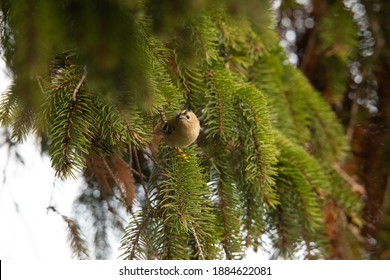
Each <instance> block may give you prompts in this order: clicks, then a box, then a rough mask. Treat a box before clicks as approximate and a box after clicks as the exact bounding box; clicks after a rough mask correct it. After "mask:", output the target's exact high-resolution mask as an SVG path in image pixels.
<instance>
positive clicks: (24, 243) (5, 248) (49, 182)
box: [0, 59, 80, 260]
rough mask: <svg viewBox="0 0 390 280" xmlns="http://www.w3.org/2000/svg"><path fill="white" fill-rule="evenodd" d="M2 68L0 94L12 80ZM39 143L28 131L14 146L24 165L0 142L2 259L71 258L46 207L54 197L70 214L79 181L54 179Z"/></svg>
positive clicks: (62, 230) (0, 62) (61, 224)
mask: <svg viewBox="0 0 390 280" xmlns="http://www.w3.org/2000/svg"><path fill="white" fill-rule="evenodd" d="M4 69H5V65H4V61H3V60H1V59H0V94H2V93H3V92H4V90H5V89H6V88H7V86H8V84H9V83H10V79H9V78H8V77H7V75H6V73H5V71H4ZM3 143H4V137H1V136H0V144H3ZM39 147H40V146H39V144H38V143H36V140H35V139H34V137H32V136H31V137H29V138H28V139H27V141H26V142H25V143H23V144H20V145H18V146H17V147H16V149H17V151H18V152H19V154H20V155H21V156H22V158H23V160H24V165H23V164H21V163H20V162H19V161H18V160H17V159H16V156H15V151H14V150H11V151H9V150H8V145H2V146H0V259H13V260H22V259H36V260H44V259H52V258H55V259H70V258H71V252H70V250H69V248H68V245H67V239H66V238H67V231H66V227H65V223H64V222H63V220H62V218H61V217H60V216H59V215H57V214H55V213H53V212H49V213H47V210H46V208H47V207H48V206H49V204H50V201H51V197H52V196H53V197H52V203H53V204H54V206H56V207H57V208H58V210H59V211H60V212H61V213H62V214H64V215H71V208H72V202H73V199H74V197H75V195H77V190H78V186H79V184H80V182H77V181H73V182H72V181H69V182H62V181H60V180H58V179H55V177H54V171H53V169H52V168H51V166H50V160H49V158H48V157H47V156H43V157H42V156H41V154H40V148H39ZM13 149H15V147H13ZM53 186H54V188H53ZM52 190H53V192H52Z"/></svg>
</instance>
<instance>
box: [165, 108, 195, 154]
mask: <svg viewBox="0 0 390 280" xmlns="http://www.w3.org/2000/svg"><path fill="white" fill-rule="evenodd" d="M199 131H200V124H199V120H198V118H197V116H196V115H195V114H194V112H192V111H191V110H182V111H180V112H179V114H177V116H176V117H174V118H172V119H170V120H168V121H167V122H166V123H165V124H164V126H163V128H162V134H163V139H164V141H165V143H167V144H168V145H170V146H172V147H175V148H180V147H187V146H189V145H191V144H192V143H194V142H195V140H196V139H197V138H198V135H199Z"/></svg>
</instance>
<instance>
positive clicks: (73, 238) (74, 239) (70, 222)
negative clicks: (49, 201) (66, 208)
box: [47, 206, 88, 260]
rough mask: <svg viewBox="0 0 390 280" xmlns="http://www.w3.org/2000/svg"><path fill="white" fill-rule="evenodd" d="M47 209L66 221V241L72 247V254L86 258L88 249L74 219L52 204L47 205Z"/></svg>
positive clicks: (79, 257) (78, 257)
mask: <svg viewBox="0 0 390 280" xmlns="http://www.w3.org/2000/svg"><path fill="white" fill-rule="evenodd" d="M47 210H48V211H49V210H51V211H52V212H53V213H56V214H58V215H60V216H61V218H62V220H63V221H64V222H65V223H66V225H67V229H68V242H69V243H70V248H71V249H72V256H73V257H77V259H81V260H83V259H88V249H87V246H86V242H85V240H84V239H83V237H82V234H81V230H80V226H79V225H78V223H77V222H76V221H75V220H74V219H72V218H70V217H68V216H65V215H63V214H61V213H60V212H58V210H57V209H56V208H55V207H54V206H49V207H47Z"/></svg>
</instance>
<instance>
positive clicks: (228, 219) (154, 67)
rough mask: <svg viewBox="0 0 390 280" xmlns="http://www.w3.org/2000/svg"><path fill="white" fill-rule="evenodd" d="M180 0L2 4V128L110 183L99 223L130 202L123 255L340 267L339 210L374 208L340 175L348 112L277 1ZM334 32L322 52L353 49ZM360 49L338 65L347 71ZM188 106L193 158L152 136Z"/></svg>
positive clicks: (70, 172)
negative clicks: (333, 238)
mask: <svg viewBox="0 0 390 280" xmlns="http://www.w3.org/2000/svg"><path fill="white" fill-rule="evenodd" d="M174 3H175V4H174ZM180 3H182V4H180V5H179V4H177V3H176V2H175V1H74V0H67V1H43V0H37V1H28V4H27V3H25V1H2V4H1V5H2V6H1V30H2V32H1V40H2V46H3V50H4V53H3V57H4V59H5V61H6V63H7V66H8V67H9V69H10V71H11V72H12V76H13V85H12V86H11V87H10V88H9V90H8V91H7V92H5V93H4V95H2V99H1V105H0V123H1V125H2V127H3V128H5V129H9V130H10V131H12V137H13V139H15V141H19V142H21V141H23V139H24V138H25V137H26V135H27V134H28V133H30V132H33V133H35V134H36V135H37V136H38V137H42V139H43V141H46V143H47V145H48V150H47V152H48V154H49V156H50V158H51V162H52V166H53V168H54V169H55V170H56V174H57V176H58V177H60V178H62V179H68V178H70V177H75V176H84V177H85V178H86V179H87V180H86V181H87V182H88V187H87V188H86V189H88V188H92V189H94V188H97V189H98V190H99V197H98V199H97V201H95V202H93V201H92V200H83V203H87V202H88V201H89V202H88V203H91V205H92V203H95V204H93V205H95V206H94V207H91V209H92V210H91V211H92V212H93V211H95V212H96V211H98V212H99V213H101V214H100V215H104V211H103V212H102V210H96V209H97V208H99V207H103V206H102V203H101V201H107V202H108V204H109V205H113V204H112V201H113V200H117V201H120V202H122V206H124V208H125V209H126V210H127V211H128V216H129V224H128V225H127V227H126V229H125V231H124V235H123V238H122V242H121V249H122V251H123V255H122V256H123V257H124V258H127V259H138V258H140V259H219V258H227V259H240V258H243V257H244V255H245V251H246V248H248V247H250V248H253V249H255V250H262V248H263V247H264V246H263V245H264V242H266V241H264V240H265V239H266V240H270V242H271V244H272V247H273V248H274V250H276V252H278V253H276V254H275V257H284V258H294V257H297V256H298V257H306V258H329V257H330V256H331V250H330V249H329V248H330V239H329V236H328V233H327V231H328V227H330V226H331V225H329V224H328V220H327V218H328V216H327V208H328V206H329V205H330V204H331V205H334V207H335V208H337V209H338V211H340V215H341V216H343V217H344V218H345V220H347V219H350V218H351V217H352V218H353V220H354V221H355V225H356V224H359V223H358V222H356V221H359V220H360V215H361V207H362V204H361V201H360V199H359V196H358V194H356V193H354V192H353V191H352V190H351V189H350V187H349V186H348V184H347V183H346V182H345V181H344V180H342V179H341V178H340V176H339V175H338V174H337V173H335V172H333V171H331V170H332V164H333V163H335V162H339V161H341V160H342V159H343V158H344V157H345V155H346V153H347V152H348V144H347V141H346V138H345V135H344V132H343V128H342V126H341V125H340V124H339V122H338V120H337V117H336V115H335V114H334V113H333V112H332V110H331V108H330V106H329V105H328V103H327V102H325V100H324V99H323V98H322V97H321V95H320V94H319V93H318V92H317V91H316V90H315V89H313V88H312V86H311V85H310V83H309V82H308V81H307V80H306V78H305V77H304V76H303V75H302V73H301V72H300V71H299V70H298V69H297V68H296V67H294V66H293V65H291V64H290V63H289V62H288V60H287V56H286V54H285V52H284V50H283V49H282V48H281V47H280V46H279V38H278V36H277V33H276V30H274V28H275V27H274V26H275V23H274V19H273V12H272V10H271V6H270V3H269V2H268V1H266V0H263V1H226V3H225V1H180ZM339 6H340V5H339ZM341 6H342V5H341ZM243 7H246V8H243ZM336 8H337V7H336ZM338 8H339V9H341V11H342V12H343V14H342V16H343V18H344V19H345V17H347V18H348V17H350V18H351V14H350V12H349V11H348V10H346V9H345V8H344V7H342V8H340V7H338ZM331 14H332V15H335V14H334V13H331ZM254 15H256V16H254ZM349 22H352V21H349ZM333 23H334V20H333V19H332V18H329V19H328V20H324V21H323V22H322V24H323V28H324V36H323V38H322V42H323V49H322V51H324V52H329V48H331V47H332V46H334V41H335V40H336V41H337V42H338V43H339V44H343V43H344V42H343V41H340V40H339V39H338V38H334V37H333V36H335V34H336V33H337V30H336V28H335V26H333V25H332V24H333ZM348 32H349V31H345V33H348ZM348 34H350V33H348ZM344 37H345V36H343V38H344ZM347 39H348V40H350V41H353V40H352V39H351V38H346V40H347ZM353 43H354V44H350V43H349V42H345V44H344V45H342V48H343V52H342V53H338V55H337V54H335V53H332V55H331V56H329V59H330V60H332V63H333V62H334V63H336V64H338V65H340V67H341V68H342V69H344V70H345V71H346V69H347V64H348V63H349V60H350V59H351V56H353V53H354V52H353V51H351V52H350V51H349V48H351V49H352V50H353V48H356V43H355V41H353ZM339 50H340V49H337V50H335V51H339ZM345 52H347V53H348V54H345ZM334 60H337V61H334ZM47 69H49V71H48V70H47ZM340 77H341V76H339V75H338V72H337V73H336V72H335V76H334V77H333V76H332V77H330V78H331V79H332V81H333V80H334V90H335V92H336V94H338V93H339V92H340V91H342V90H343V89H342V88H341V86H340V85H339V83H340V82H339V81H338V80H337V79H338V78H340ZM343 79H344V78H343ZM344 81H345V79H344ZM181 108H189V109H192V110H193V111H194V112H195V113H196V114H197V115H198V117H199V118H200V120H201V125H202V128H203V129H202V132H201V135H200V136H199V139H198V143H197V144H196V145H195V144H194V145H192V146H191V147H188V148H185V149H183V151H181V152H180V151H177V150H176V149H173V148H171V147H167V146H166V145H165V144H164V142H160V143H157V141H156V139H155V137H154V135H153V129H154V127H155V125H156V124H157V123H158V122H159V121H160V119H161V116H165V117H166V118H169V117H171V116H173V115H174V114H176V113H177V111H178V110H180V109H181ZM134 196H135V198H133V197H134ZM91 197H92V196H91ZM99 201H100V202H99ZM99 205H100V206H99ZM115 205H116V206H115V207H116V208H120V206H119V204H115ZM102 209H104V208H102ZM108 210H110V211H111V210H112V209H108ZM108 210H107V211H108ZM110 213H114V214H115V212H113V211H111V212H110ZM81 214H82V213H81ZM97 217H101V216H97ZM105 217H106V216H105ZM107 219H109V218H107ZM96 220H98V218H96ZM107 223H108V222H107ZM110 223H111V224H115V223H113V222H112V221H111V222H110ZM100 226H101V227H103V231H104V225H102V224H100ZM343 227H344V228H345V230H346V231H349V229H350V228H353V227H354V225H350V227H347V222H345V224H344V225H343ZM74 232H76V233H77V230H75V231H74ZM100 234H102V230H100ZM103 235H104V234H103ZM350 235H351V236H352V238H351V239H355V238H354V235H353V234H352V233H351V234H350ZM102 238H105V237H102ZM351 242H352V241H351ZM96 244H97V245H96V246H98V244H99V242H98V241H96ZM71 246H72V248H73V249H74V250H76V251H77V250H78V249H79V248H82V250H84V247H83V246H81V247H80V246H77V242H76V243H75V242H73V245H72V243H71ZM298 252H300V253H299V254H298V255H297V253H298ZM82 253H84V251H83V252H81V253H79V254H76V256H77V255H84V254H82ZM100 257H102V256H100Z"/></svg>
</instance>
